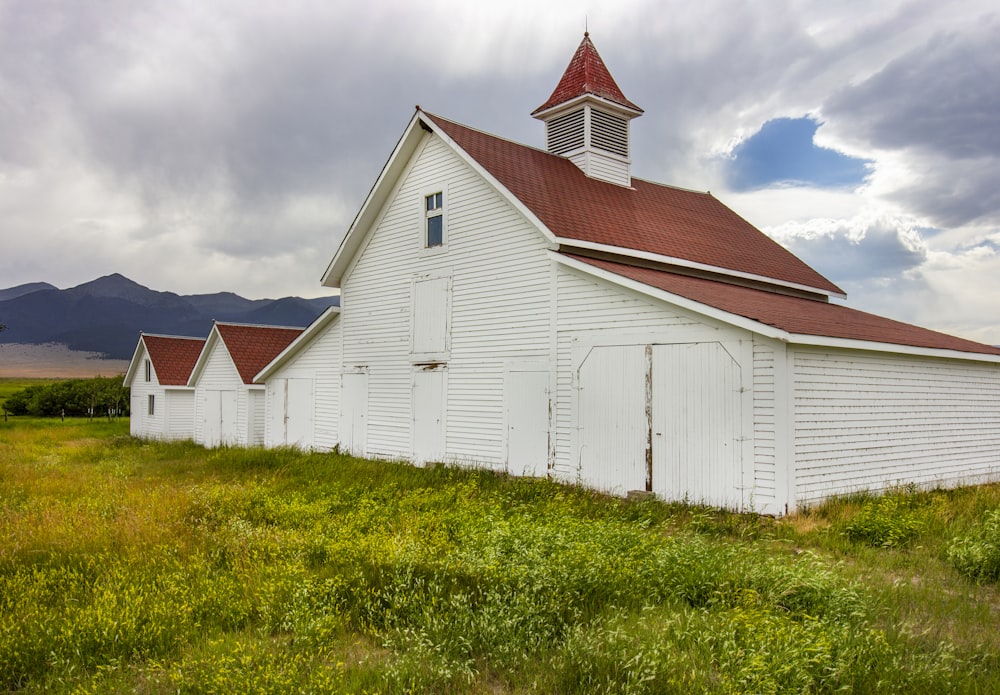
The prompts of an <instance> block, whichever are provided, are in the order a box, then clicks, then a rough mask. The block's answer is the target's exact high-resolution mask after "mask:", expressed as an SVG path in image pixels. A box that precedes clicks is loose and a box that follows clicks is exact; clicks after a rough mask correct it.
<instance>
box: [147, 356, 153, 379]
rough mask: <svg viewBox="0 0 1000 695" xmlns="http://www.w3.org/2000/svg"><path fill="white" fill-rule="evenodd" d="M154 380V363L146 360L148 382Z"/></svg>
mask: <svg viewBox="0 0 1000 695" xmlns="http://www.w3.org/2000/svg"><path fill="white" fill-rule="evenodd" d="M152 380H153V363H152V362H150V361H149V360H148V359H147V360H146V383H149V382H150V381H152Z"/></svg>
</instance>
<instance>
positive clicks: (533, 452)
mask: <svg viewBox="0 0 1000 695" xmlns="http://www.w3.org/2000/svg"><path fill="white" fill-rule="evenodd" d="M504 410H505V413H506V422H507V470H508V472H510V473H513V474H514V475H531V476H542V475H545V474H546V472H547V470H548V456H549V373H548V372H544V371H518V370H516V369H509V370H508V371H507V373H506V374H505V375H504Z"/></svg>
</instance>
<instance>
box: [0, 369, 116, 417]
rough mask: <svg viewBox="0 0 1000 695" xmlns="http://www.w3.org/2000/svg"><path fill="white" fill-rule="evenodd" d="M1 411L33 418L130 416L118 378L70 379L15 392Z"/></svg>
mask: <svg viewBox="0 0 1000 695" xmlns="http://www.w3.org/2000/svg"><path fill="white" fill-rule="evenodd" d="M3 409H4V410H5V411H6V412H8V413H10V414H11V415H32V416H34V417H60V416H67V417H81V416H82V417H117V416H120V415H124V416H127V415H128V414H129V390H128V388H126V387H125V386H123V385H122V378H121V377H120V376H109V377H101V376H99V377H94V378H93V379H70V380H68V381H58V382H56V383H53V384H37V385H34V386H27V387H25V388H23V389H21V390H20V391H15V392H14V393H12V394H11V395H10V396H8V397H7V400H6V402H5V403H4V404H3Z"/></svg>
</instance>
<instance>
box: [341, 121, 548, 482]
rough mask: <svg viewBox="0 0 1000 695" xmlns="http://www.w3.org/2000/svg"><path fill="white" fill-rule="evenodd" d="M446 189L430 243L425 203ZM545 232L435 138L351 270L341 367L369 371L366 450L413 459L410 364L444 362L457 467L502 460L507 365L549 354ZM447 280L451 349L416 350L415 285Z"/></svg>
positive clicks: (447, 448)
mask: <svg viewBox="0 0 1000 695" xmlns="http://www.w3.org/2000/svg"><path fill="white" fill-rule="evenodd" d="M438 191H443V193H444V207H445V215H446V227H447V228H446V231H445V239H446V243H445V245H444V246H443V247H442V248H439V249H424V248H423V224H424V214H423V203H424V196H425V195H427V194H429V193H432V192H438ZM544 248H545V247H544V237H542V235H541V234H540V233H539V232H538V231H537V230H535V229H533V228H532V227H531V226H530V225H529V224H528V223H527V222H526V221H525V220H524V219H523V218H522V217H521V215H520V214H519V213H518V212H517V211H516V210H515V209H514V208H512V207H511V206H510V205H509V204H508V203H507V202H506V201H505V200H504V199H503V198H502V197H501V196H500V195H499V193H497V192H496V191H495V190H494V189H493V188H492V187H490V186H489V185H487V183H486V182H485V181H484V180H483V179H482V178H481V177H480V176H479V175H478V174H477V173H475V172H474V171H473V170H472V169H470V168H469V167H468V166H467V165H466V164H465V163H464V162H463V161H462V160H461V159H459V157H458V156H457V155H455V154H454V153H453V152H452V151H451V150H450V149H448V148H447V147H446V146H445V145H444V144H443V143H442V142H441V141H440V140H438V139H437V138H436V137H432V136H430V135H428V136H426V138H425V141H424V144H423V146H422V147H421V148H418V150H417V153H416V154H415V155H414V159H413V161H412V163H411V166H410V168H409V170H408V171H407V172H406V174H405V175H404V176H403V178H402V180H401V182H400V185H399V187H398V189H397V191H396V192H395V194H394V195H393V196H392V197H391V198H390V201H389V202H388V203H387V204H386V206H385V209H384V210H383V211H382V216H381V217H380V218H379V219H378V221H377V223H376V225H375V227H374V229H372V230H370V231H369V234H368V238H367V240H366V243H365V246H364V247H363V250H362V252H361V254H360V255H359V256H358V257H357V258H356V259H355V261H354V263H353V265H352V267H351V268H349V270H348V272H347V274H346V275H345V278H344V282H343V287H342V297H343V305H344V307H345V311H344V314H343V316H342V318H341V322H342V330H343V336H344V338H343V344H344V351H343V359H342V367H343V370H344V371H345V373H347V372H350V371H351V370H355V371H361V370H363V371H364V372H365V373H366V374H367V388H368V400H367V403H368V406H367V407H368V411H367V422H366V428H367V429H366V437H365V439H366V445H365V446H366V451H367V453H368V455H370V456H375V457H385V458H406V459H411V458H413V453H414V452H413V450H412V449H413V437H412V422H413V417H412V413H411V408H412V402H413V399H412V388H413V369H414V365H415V364H419V363H422V362H431V361H433V362H445V363H447V372H448V376H447V396H446V409H447V412H446V416H445V423H446V425H445V426H446V432H445V441H444V456H443V458H445V459H446V460H448V461H454V462H465V463H471V464H476V465H485V466H489V467H494V468H501V467H502V466H503V465H504V462H505V450H504V441H505V439H504V400H503V370H504V365H505V363H507V362H509V361H510V360H511V359H512V358H515V359H516V358H524V359H532V360H534V361H537V360H538V359H540V358H541V359H547V358H548V351H549V338H548V328H549V301H550V297H549V287H550V280H549V277H550V275H549V273H550V270H549V262H548V259H547V257H546V255H545V253H544ZM420 278H450V288H451V289H450V291H451V297H450V312H451V315H450V317H449V319H450V322H449V325H450V331H451V334H450V336H449V338H450V339H449V341H448V344H447V352H446V353H445V354H442V355H437V356H435V358H434V359H431V358H429V357H427V355H425V354H414V353H413V352H412V347H413V334H412V331H413V325H412V317H411V312H412V311H413V296H412V292H413V288H414V284H415V281H416V280H417V279H420Z"/></svg>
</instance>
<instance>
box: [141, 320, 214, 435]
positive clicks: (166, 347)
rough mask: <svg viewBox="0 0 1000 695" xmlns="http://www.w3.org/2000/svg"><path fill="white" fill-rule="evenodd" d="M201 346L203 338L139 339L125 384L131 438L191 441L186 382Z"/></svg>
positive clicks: (189, 391) (189, 394)
mask: <svg viewBox="0 0 1000 695" xmlns="http://www.w3.org/2000/svg"><path fill="white" fill-rule="evenodd" d="M204 345H205V339H204V338H186V337H180V336H165V335H151V334H145V333H143V334H140V335H139V343H138V344H137V345H136V348H135V352H134V353H133V355H132V361H131V362H130V363H129V367H128V371H127V372H126V373H125V382H124V383H125V386H127V387H128V388H129V389H130V393H131V417H130V421H129V430H130V432H131V434H132V436H133V437H141V438H144V439H193V438H194V389H193V388H191V387H189V386H188V385H187V381H188V378H189V377H190V376H191V370H192V368H193V367H194V364H195V362H196V361H197V359H198V355H200V354H201V350H202V347H204Z"/></svg>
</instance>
